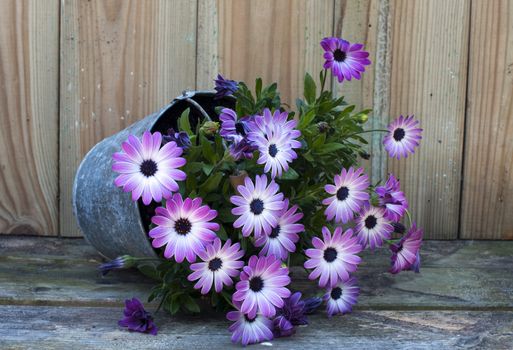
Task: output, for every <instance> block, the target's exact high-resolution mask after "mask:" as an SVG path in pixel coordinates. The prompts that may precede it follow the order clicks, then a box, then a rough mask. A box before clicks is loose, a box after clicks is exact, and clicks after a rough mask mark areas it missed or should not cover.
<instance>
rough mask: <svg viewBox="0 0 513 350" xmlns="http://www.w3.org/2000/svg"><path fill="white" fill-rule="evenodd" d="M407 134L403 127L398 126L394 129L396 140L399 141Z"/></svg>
mask: <svg viewBox="0 0 513 350" xmlns="http://www.w3.org/2000/svg"><path fill="white" fill-rule="evenodd" d="M405 135H406V132H405V131H404V129H403V128H397V129H395V130H394V140H396V141H397V142H399V141H401V140H402V139H403V138H404V136H405Z"/></svg>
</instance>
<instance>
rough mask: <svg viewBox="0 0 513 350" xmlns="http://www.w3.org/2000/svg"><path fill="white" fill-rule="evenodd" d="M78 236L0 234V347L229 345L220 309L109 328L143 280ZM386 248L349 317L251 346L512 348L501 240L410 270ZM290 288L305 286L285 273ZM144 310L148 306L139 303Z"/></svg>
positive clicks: (440, 251)
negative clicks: (392, 261) (145, 325)
mask: <svg viewBox="0 0 513 350" xmlns="http://www.w3.org/2000/svg"><path fill="white" fill-rule="evenodd" d="M101 262H102V259H101V257H100V256H99V255H98V254H97V253H95V251H94V249H93V248H91V247H90V246H88V245H87V243H86V242H85V241H84V240H82V239H52V238H33V237H0V319H1V320H2V322H0V348H1V349H4V348H6V349H34V348H37V349H47V348H48V349H160V348H165V349H185V348H190V349H217V348H222V349H226V348H231V347H233V348H239V347H240V346H238V345H233V344H231V343H230V334H229V332H228V330H227V327H228V325H229V322H228V321H227V320H226V319H225V318H224V315H203V316H201V317H200V316H176V317H171V316H169V315H167V314H166V313H165V312H162V311H161V312H159V313H158V314H157V315H155V322H156V324H157V326H158V327H159V334H158V335H157V336H156V337H154V336H151V335H146V334H139V333H129V332H127V331H125V330H124V329H121V328H119V327H118V325H117V321H118V320H119V319H120V318H121V316H122V309H123V301H124V300H125V299H127V298H131V297H134V296H135V297H138V298H140V299H141V300H142V301H143V302H144V301H145V300H146V298H147V296H148V295H149V292H150V289H151V287H152V285H153V282H152V281H151V280H149V279H147V278H145V277H144V276H142V275H140V274H139V273H138V272H137V271H115V272H112V273H110V274H109V275H107V276H105V277H102V276H100V274H99V273H98V271H97V266H98V264H100V263H101ZM388 263H389V256H388V252H387V251H386V250H385V249H383V250H379V251H377V252H375V253H374V254H373V253H370V252H367V253H365V254H364V263H363V264H362V265H361V266H360V268H359V270H358V272H357V277H358V278H359V280H360V287H361V289H362V292H361V295H360V298H359V303H358V305H357V306H356V307H355V311H354V312H353V313H352V314H350V315H344V316H340V317H339V316H336V317H334V318H332V319H328V318H327V317H326V316H325V314H324V311H323V310H321V311H319V312H317V314H315V315H312V316H310V318H309V319H310V325H308V326H302V327H300V328H299V329H298V330H297V333H296V335H294V336H293V337H290V338H282V339H275V340H273V341H271V342H267V343H264V344H263V345H254V347H255V348H260V347H262V346H269V347H271V346H272V348H275V349H282V348H283V349H290V348H295V349H310V348H319V349H324V348H333V349H338V348H346V349H348V348H355V349H361V348H365V349H397V348H405V349H430V348H436V349H444V348H474V347H475V348H490V349H512V348H513V242H504V241H502V242H500V241H428V242H425V244H424V246H423V249H422V267H421V273H420V274H414V273H412V272H404V273H401V274H399V275H397V276H393V275H391V274H389V273H388V272H387V267H388ZM292 273H294V274H295V277H294V280H295V282H294V283H293V285H292V288H291V289H293V290H301V291H303V292H304V293H305V294H309V293H313V292H314V291H315V290H316V285H315V283H313V282H310V281H308V280H307V279H306V278H305V275H304V273H303V272H301V271H300V270H293V272H292ZM146 306H147V308H148V309H149V310H152V305H151V304H149V305H148V304H146Z"/></svg>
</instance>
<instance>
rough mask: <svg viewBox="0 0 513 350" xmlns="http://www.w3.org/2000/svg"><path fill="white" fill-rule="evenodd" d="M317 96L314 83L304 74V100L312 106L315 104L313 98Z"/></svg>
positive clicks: (308, 75) (309, 76)
mask: <svg viewBox="0 0 513 350" xmlns="http://www.w3.org/2000/svg"><path fill="white" fill-rule="evenodd" d="M316 94H317V86H315V81H314V80H313V78H312V76H311V75H310V74H308V73H306V74H305V89H304V95H305V100H306V102H308V103H309V104H312V103H314V102H315V96H316Z"/></svg>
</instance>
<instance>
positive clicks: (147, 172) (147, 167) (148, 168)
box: [139, 159, 158, 177]
mask: <svg viewBox="0 0 513 350" xmlns="http://www.w3.org/2000/svg"><path fill="white" fill-rule="evenodd" d="M139 170H140V171H141V173H142V174H143V175H144V176H146V177H150V176H153V175H155V173H156V172H157V170H158V167H157V163H155V161H153V160H151V159H147V160H145V161H143V162H142V163H141V165H140V167H139Z"/></svg>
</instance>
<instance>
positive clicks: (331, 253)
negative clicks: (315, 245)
mask: <svg viewBox="0 0 513 350" xmlns="http://www.w3.org/2000/svg"><path fill="white" fill-rule="evenodd" d="M336 258H337V250H336V249H335V248H332V247H328V248H326V249H325V250H324V260H326V261H327V262H333V261H334V260H335V259H336Z"/></svg>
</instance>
